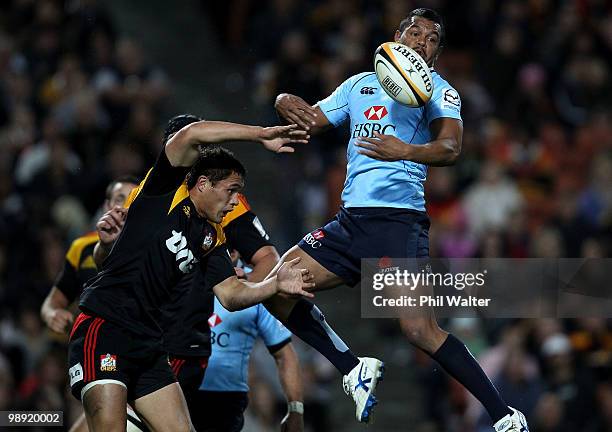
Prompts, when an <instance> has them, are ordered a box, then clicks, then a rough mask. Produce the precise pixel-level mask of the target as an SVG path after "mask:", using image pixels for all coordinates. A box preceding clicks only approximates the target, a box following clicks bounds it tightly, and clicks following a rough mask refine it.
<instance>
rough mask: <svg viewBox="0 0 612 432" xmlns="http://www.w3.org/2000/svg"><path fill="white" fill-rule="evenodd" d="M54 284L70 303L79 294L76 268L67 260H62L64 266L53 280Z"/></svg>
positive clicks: (79, 286)
mask: <svg viewBox="0 0 612 432" xmlns="http://www.w3.org/2000/svg"><path fill="white" fill-rule="evenodd" d="M55 286H56V287H57V289H59V290H60V291H61V292H62V293H63V294H64V295H65V296H66V298H67V299H68V302H69V303H72V302H73V301H74V300H75V299H76V298H77V297H78V296H79V295H80V294H81V288H82V287H81V285H80V282H79V277H78V275H77V270H76V268H74V267H73V265H72V264H71V263H70V261H68V260H67V259H66V260H64V268H63V269H62V272H61V273H60V274H59V276H58V277H57V280H56V281H55Z"/></svg>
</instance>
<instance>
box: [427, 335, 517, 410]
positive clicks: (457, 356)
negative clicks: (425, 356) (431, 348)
mask: <svg viewBox="0 0 612 432" xmlns="http://www.w3.org/2000/svg"><path fill="white" fill-rule="evenodd" d="M431 357H432V358H433V359H434V360H436V361H437V362H438V363H439V364H440V366H442V367H443V368H444V369H445V370H446V372H448V374H449V375H450V376H452V377H453V378H455V379H456V380H457V381H459V382H460V383H461V384H463V386H464V387H465V388H466V389H467V390H468V391H469V392H470V393H472V394H473V395H474V397H475V398H476V399H478V400H479V401H480V403H482V404H483V405H484V407H485V409H486V410H487V412H488V413H489V415H490V416H491V418H492V419H493V421H494V422H496V421H497V420H499V419H501V418H502V417H504V416H505V415H506V414H511V413H512V412H511V411H510V409H509V408H508V405H506V403H505V402H504V401H503V399H502V398H501V396H500V395H499V392H498V391H497V389H496V388H495V386H494V385H493V383H492V382H491V381H490V380H489V378H488V377H487V375H486V374H485V373H484V371H483V370H482V368H481V367H480V365H479V364H478V362H477V361H476V359H475V358H474V356H472V354H471V353H470V351H469V350H468V349H467V347H466V346H465V345H464V344H463V342H461V341H460V340H459V339H457V338H456V337H455V336H453V335H452V334H449V335H448V337H447V338H446V340H445V341H444V343H443V344H442V346H441V347H440V348H438V351H436V352H435V353H434V354H432V356H431Z"/></svg>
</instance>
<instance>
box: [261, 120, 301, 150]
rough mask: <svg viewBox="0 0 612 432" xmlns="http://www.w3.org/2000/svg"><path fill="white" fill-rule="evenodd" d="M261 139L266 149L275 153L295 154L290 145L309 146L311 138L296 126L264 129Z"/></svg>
mask: <svg viewBox="0 0 612 432" xmlns="http://www.w3.org/2000/svg"><path fill="white" fill-rule="evenodd" d="M259 139H260V141H261V143H262V144H263V145H264V147H265V148H266V149H268V150H270V151H273V152H274V153H293V152H294V151H295V149H294V148H293V147H291V146H290V145H289V144H307V143H308V140H309V139H310V136H309V135H308V133H307V132H306V131H304V130H300V129H298V126H297V125H296V124H292V125H288V126H272V127H266V128H262V130H261V133H260V136H259Z"/></svg>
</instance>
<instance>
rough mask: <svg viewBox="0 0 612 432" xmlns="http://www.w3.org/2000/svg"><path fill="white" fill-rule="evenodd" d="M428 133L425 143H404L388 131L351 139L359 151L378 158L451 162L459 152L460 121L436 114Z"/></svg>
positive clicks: (437, 162) (419, 161)
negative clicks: (430, 137) (438, 116)
mask: <svg viewBox="0 0 612 432" xmlns="http://www.w3.org/2000/svg"><path fill="white" fill-rule="evenodd" d="M430 130H431V136H432V137H435V138H434V139H433V140H432V141H430V142H428V143H426V144H409V143H405V142H403V141H402V140H400V139H399V138H397V137H394V136H392V135H383V134H379V133H374V138H367V137H361V138H359V140H358V141H357V142H356V143H355V145H356V146H357V147H360V150H359V153H360V154H363V155H366V156H368V157H371V158H373V159H378V160H382V161H397V160H407V161H412V162H417V163H421V164H425V165H430V166H446V165H452V164H454V163H455V161H456V160H457V158H458V157H459V154H460V153H461V142H462V138H463V122H461V120H457V119H453V118H447V117H443V118H439V119H436V120H434V121H432V122H431V125H430Z"/></svg>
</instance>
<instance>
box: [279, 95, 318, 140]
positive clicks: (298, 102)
mask: <svg viewBox="0 0 612 432" xmlns="http://www.w3.org/2000/svg"><path fill="white" fill-rule="evenodd" d="M274 108H275V109H276V111H277V112H278V114H279V115H280V116H281V117H282V118H284V119H285V120H287V121H288V122H289V123H295V124H297V125H298V126H299V127H300V128H302V129H304V130H306V131H307V130H309V129H310V128H311V127H313V126H314V125H315V124H316V118H317V112H316V111H315V109H314V108H313V107H312V106H310V104H308V102H306V101H305V100H304V99H302V98H301V97H299V96H295V95H292V94H289V93H282V94H279V95H278V96H277V97H276V102H274Z"/></svg>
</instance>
